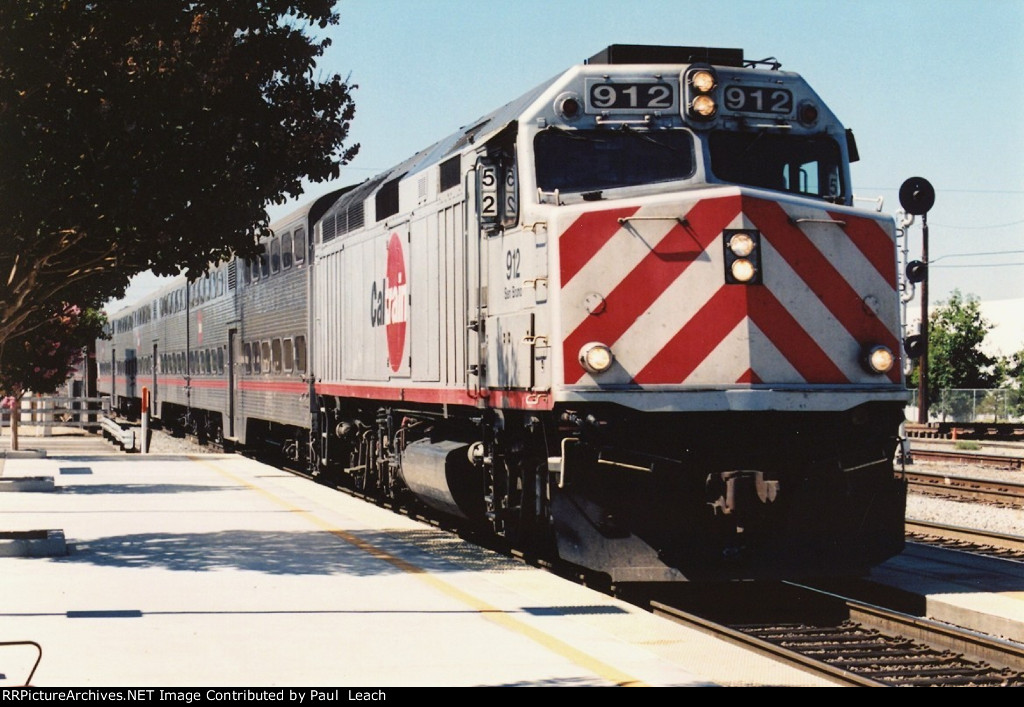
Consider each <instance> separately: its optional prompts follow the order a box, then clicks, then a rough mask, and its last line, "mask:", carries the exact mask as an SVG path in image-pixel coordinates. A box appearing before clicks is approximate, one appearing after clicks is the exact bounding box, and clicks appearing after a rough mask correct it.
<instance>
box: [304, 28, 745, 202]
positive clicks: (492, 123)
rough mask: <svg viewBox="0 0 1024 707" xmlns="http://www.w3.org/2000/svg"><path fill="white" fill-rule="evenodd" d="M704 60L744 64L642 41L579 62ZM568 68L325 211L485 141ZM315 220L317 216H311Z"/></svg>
mask: <svg viewBox="0 0 1024 707" xmlns="http://www.w3.org/2000/svg"><path fill="white" fill-rule="evenodd" d="M698 61H699V62H706V63H711V64H717V65H721V66H743V65H744V59H743V50H742V49H718V48H708V47H674V46H657V45H641V44H613V45H610V46H608V47H606V48H605V49H603V50H601V51H600V52H598V53H597V54H595V55H593V56H592V57H590V58H589V59H587V60H585V61H583V62H582V64H585V65H587V64H591V65H593V64H597V65H599V64H620V65H621V64H640V63H643V64H691V63H694V62H698ZM570 70H571V67H570V68H569V69H566V70H565V71H561V72H559V73H558V74H556V75H555V76H552V77H551V78H550V79H548V80H547V81H545V82H543V83H541V84H540V85H538V86H535V87H534V88H532V89H531V90H529V91H527V92H526V93H524V94H523V95H521V96H520V97H519V98H516V99H515V100H513V101H510V102H508V103H506V104H505V105H503V106H501V107H500V108H498V109H496V110H494V111H492V112H490V113H488V114H486V115H484V116H482V117H481V118H479V119H477V120H475V121H473V122H471V123H468V124H467V125H464V126H462V127H461V128H459V129H458V130H457V131H456V132H454V133H452V134H451V135H448V136H447V137H445V138H443V139H441V140H439V141H437V142H435V143H434V144H433V145H431V146H429V147H427V148H426V149H424V150H420V151H419V152H417V153H416V154H415V155H413V156H412V157H409V158H408V159H406V160H405V161H403V162H401V163H399V164H397V165H395V166H394V167H392V168H391V169H388V170H386V171H384V172H381V173H380V174H378V175H376V176H374V177H371V178H370V179H367V180H365V181H363V182H361V183H359V184H357V185H354V186H353V187H351V188H350V190H349V191H347V193H344V194H341V195H340V196H339V198H338V199H337V201H335V202H334V204H333V206H332V207H329V208H327V209H326V210H325V211H324V212H323V213H326V212H328V211H333V210H335V209H337V210H343V209H346V208H348V207H349V206H351V205H353V204H357V203H359V202H362V201H365V200H366V199H368V198H369V197H370V196H372V195H373V193H374V192H375V191H377V189H379V188H380V187H381V186H382V185H383V184H385V183H386V182H389V181H392V180H394V179H401V178H405V177H409V176H412V175H414V174H417V173H419V172H422V171H423V170H425V169H428V168H430V167H432V166H435V165H437V164H440V163H441V162H442V161H444V160H445V159H446V158H448V157H450V156H451V155H454V154H455V153H457V152H458V151H459V150H461V149H462V148H463V147H465V146H466V145H467V144H472V143H476V142H480V141H485V140H487V139H488V138H490V137H491V136H493V135H494V134H496V133H498V132H499V131H501V130H503V129H504V128H505V127H506V126H508V125H509V123H511V122H513V121H515V120H517V119H518V118H519V117H520V116H521V115H522V114H523V113H524V112H525V111H526V110H527V108H529V106H530V105H532V104H533V103H534V102H535V101H536V100H537V99H538V98H539V97H540V96H541V95H542V94H543V93H544V92H545V91H547V90H548V89H549V88H550V87H551V85H552V84H554V83H555V82H557V81H559V80H561V79H562V77H563V76H565V74H566V73H567V72H568V71H570ZM311 220H313V221H315V220H316V219H311Z"/></svg>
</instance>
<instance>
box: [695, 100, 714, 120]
mask: <svg viewBox="0 0 1024 707" xmlns="http://www.w3.org/2000/svg"><path fill="white" fill-rule="evenodd" d="M690 110H692V111H693V112H694V113H696V114H697V115H699V116H700V117H702V118H710V117H711V116H713V115H714V114H715V111H717V110H718V106H716V105H715V100H714V99H713V98H712V97H711V96H697V97H696V98H694V99H693V103H691V104H690Z"/></svg>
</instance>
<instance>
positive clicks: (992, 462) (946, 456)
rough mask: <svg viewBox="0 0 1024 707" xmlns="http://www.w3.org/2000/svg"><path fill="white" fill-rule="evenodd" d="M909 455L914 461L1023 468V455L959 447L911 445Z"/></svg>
mask: <svg viewBox="0 0 1024 707" xmlns="http://www.w3.org/2000/svg"><path fill="white" fill-rule="evenodd" d="M910 456H911V458H912V459H913V460H914V461H929V462H950V463H956V464H978V465H980V466H991V467H996V468H1000V469H1022V468H1024V457H1015V456H1010V455H1006V454H979V453H977V452H971V451H967V450H959V449H919V448H915V447H914V446H913V445H911V448H910Z"/></svg>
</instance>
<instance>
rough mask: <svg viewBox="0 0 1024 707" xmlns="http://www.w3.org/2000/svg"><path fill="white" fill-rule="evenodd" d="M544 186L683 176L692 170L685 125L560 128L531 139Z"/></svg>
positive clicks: (579, 187) (594, 186) (598, 186)
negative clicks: (654, 128) (649, 128)
mask: <svg viewBox="0 0 1024 707" xmlns="http://www.w3.org/2000/svg"><path fill="white" fill-rule="evenodd" d="M534 152H535V158H536V163H537V186H538V187H539V188H540V189H541V190H543V191H555V190H556V189H557V190H559V191H561V192H570V193H571V192H594V191H600V190H602V189H615V188H618V187H632V186H637V185H641V184H653V183H657V182H668V181H673V180H677V179H686V178H688V177H692V176H693V174H694V170H695V166H694V158H693V138H692V136H691V134H690V133H689V132H688V131H685V130H662V131H651V132H647V131H644V132H640V131H637V130H630V129H623V130H614V131H611V130H562V129H560V128H548V129H547V130H542V131H541V132H539V133H537V137H536V138H535V139H534Z"/></svg>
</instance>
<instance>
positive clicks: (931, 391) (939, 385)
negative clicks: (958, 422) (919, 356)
mask: <svg viewBox="0 0 1024 707" xmlns="http://www.w3.org/2000/svg"><path fill="white" fill-rule="evenodd" d="M991 329H992V325H991V324H990V323H989V322H988V321H986V320H985V318H984V317H982V315H981V306H980V302H979V301H978V298H977V297H974V296H973V295H967V296H964V295H962V294H961V293H960V291H959V290H954V291H953V294H952V295H951V296H950V298H949V300H948V301H947V302H945V303H942V305H941V306H939V307H937V308H936V309H934V310H933V311H932V312H931V314H930V316H929V323H928V397H929V399H930V400H932V401H938V400H939V399H940V397H939V396H940V391H942V390H952V389H959V388H991V387H992V386H993V385H997V384H998V383H999V375H998V373H997V372H996V370H995V367H996V363H997V361H996V359H995V358H993V357H991V356H989V355H988V354H986V353H985V352H984V351H983V350H982V344H983V343H984V341H985V335H986V334H988V332H989V331H990V330H991ZM919 374H920V369H919V368H918V369H917V370H915V371H914V374H913V376H912V381H913V383H914V384H915V385H916V384H917V381H918V380H919V378H918V376H919Z"/></svg>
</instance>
